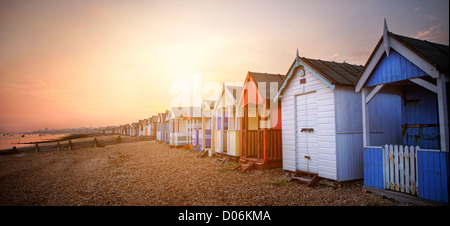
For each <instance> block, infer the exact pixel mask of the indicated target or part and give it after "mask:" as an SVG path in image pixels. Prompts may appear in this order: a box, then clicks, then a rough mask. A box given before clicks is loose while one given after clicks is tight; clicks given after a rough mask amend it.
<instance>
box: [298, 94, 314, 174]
mask: <svg viewBox="0 0 450 226" xmlns="http://www.w3.org/2000/svg"><path fill="white" fill-rule="evenodd" d="M295 99H296V100H295V104H296V116H295V120H296V122H295V123H296V131H295V133H296V135H295V139H296V140H295V148H296V150H295V155H296V165H297V166H296V167H297V170H301V171H306V172H311V173H318V169H319V168H318V159H317V158H318V156H317V147H318V145H317V131H316V130H317V106H316V93H315V92H313V93H308V94H303V95H299V96H296V97H295Z"/></svg>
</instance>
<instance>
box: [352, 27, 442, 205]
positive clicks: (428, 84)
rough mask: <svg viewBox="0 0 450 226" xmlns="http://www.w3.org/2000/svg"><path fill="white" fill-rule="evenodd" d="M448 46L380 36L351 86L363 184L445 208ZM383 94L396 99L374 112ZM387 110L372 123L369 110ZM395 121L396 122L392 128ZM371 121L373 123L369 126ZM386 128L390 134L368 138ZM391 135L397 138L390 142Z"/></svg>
mask: <svg viewBox="0 0 450 226" xmlns="http://www.w3.org/2000/svg"><path fill="white" fill-rule="evenodd" d="M448 80H449V47H448V45H442V44H438V43H433V42H429V41H426V40H419V39H416V38H411V37H406V36H402V35H398V34H394V33H392V32H389V30H388V27H387V24H386V22H385V24H384V32H383V35H382V37H381V38H380V40H379V41H378V43H377V45H376V47H375V49H374V50H373V52H372V54H371V55H370V57H369V59H368V60H367V62H366V64H365V66H364V70H363V71H362V72H361V74H360V76H359V78H358V80H357V81H356V83H355V84H356V87H355V90H356V91H357V92H360V95H361V98H362V106H361V107H362V121H363V145H364V149H363V150H364V151H363V153H364V185H365V186H367V187H370V188H374V189H380V190H385V189H386V190H394V191H398V192H403V193H407V194H410V195H414V196H418V197H419V198H423V199H427V200H431V201H436V202H443V203H448V151H449V135H448V133H449V131H448V128H449V121H448V118H449V113H448V107H449V92H448V89H449V81H448ZM382 95H392V96H394V97H396V99H394V100H392V101H391V102H387V101H385V102H383V105H388V106H390V105H393V106H394V107H395V110H391V109H388V108H385V107H382V108H378V109H375V106H374V104H373V102H376V101H377V98H379V97H380V96H382ZM374 110H378V111H386V112H388V113H389V114H388V115H387V116H386V117H385V118H383V120H379V121H376V119H374V118H373V111H374ZM396 119H400V123H392V121H393V120H396ZM374 121H375V122H374ZM377 126H387V127H388V128H390V130H391V131H392V132H393V133H395V134H389V133H383V134H379V136H378V137H373V136H372V134H369V129H370V131H371V130H372V129H373V127H375V128H376V127H377ZM393 136H395V138H396V139H392V137H393Z"/></svg>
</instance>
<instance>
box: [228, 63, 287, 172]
mask: <svg viewBox="0 0 450 226" xmlns="http://www.w3.org/2000/svg"><path fill="white" fill-rule="evenodd" d="M284 77H285V75H280V74H268V73H257V72H248V73H247V76H246V78H245V81H244V87H243V90H242V93H241V96H240V98H239V101H238V107H239V108H240V111H239V112H240V117H241V127H240V130H241V134H242V135H241V156H240V159H239V166H238V167H236V169H239V168H240V169H241V170H242V171H243V172H246V171H249V170H251V169H254V168H256V169H259V170H262V169H269V168H277V167H281V165H282V151H281V150H282V146H281V104H280V102H279V101H277V102H274V101H273V99H274V98H273V97H274V96H275V95H276V93H277V91H278V88H279V87H280V85H281V83H282V81H283V79H284Z"/></svg>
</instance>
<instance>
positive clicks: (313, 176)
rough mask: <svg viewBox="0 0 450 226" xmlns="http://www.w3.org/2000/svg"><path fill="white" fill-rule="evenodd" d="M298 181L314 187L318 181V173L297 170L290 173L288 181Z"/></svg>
mask: <svg viewBox="0 0 450 226" xmlns="http://www.w3.org/2000/svg"><path fill="white" fill-rule="evenodd" d="M294 180H295V181H300V182H304V183H307V186H308V187H315V186H317V184H318V183H319V181H320V178H319V175H318V174H317V173H311V172H304V171H298V172H296V173H294V175H292V177H291V178H290V179H289V180H288V182H292V181H294Z"/></svg>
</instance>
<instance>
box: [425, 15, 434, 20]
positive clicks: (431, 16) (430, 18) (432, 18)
mask: <svg viewBox="0 0 450 226" xmlns="http://www.w3.org/2000/svg"><path fill="white" fill-rule="evenodd" d="M424 17H425V19H427V20H436V19H437V16H433V15H425V16H424Z"/></svg>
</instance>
